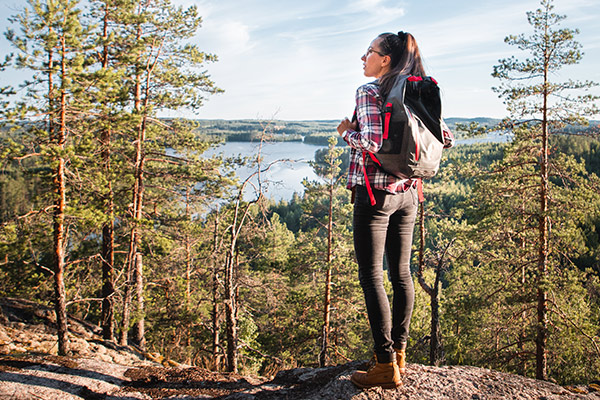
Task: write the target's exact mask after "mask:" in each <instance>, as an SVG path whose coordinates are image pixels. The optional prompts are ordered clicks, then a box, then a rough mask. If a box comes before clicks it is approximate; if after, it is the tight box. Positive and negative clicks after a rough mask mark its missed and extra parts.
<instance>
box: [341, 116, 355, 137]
mask: <svg viewBox="0 0 600 400" xmlns="http://www.w3.org/2000/svg"><path fill="white" fill-rule="evenodd" d="M348 129H350V130H353V131H356V130H357V129H358V124H357V123H356V122H350V120H349V119H348V118H344V119H343V120H342V122H340V124H339V125H338V127H337V131H338V134H339V135H340V136H341V135H342V134H343V133H344V132H345V131H347V130H348Z"/></svg>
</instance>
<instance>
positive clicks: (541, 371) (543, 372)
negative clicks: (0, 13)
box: [535, 54, 549, 380]
mask: <svg viewBox="0 0 600 400" xmlns="http://www.w3.org/2000/svg"><path fill="white" fill-rule="evenodd" d="M545 60H546V61H545V65H544V93H543V108H542V154H541V157H540V220H539V243H538V246H539V254H538V282H537V303H538V304H537V335H536V368H535V369H536V378H537V379H542V380H546V377H547V354H546V343H547V341H548V293H547V288H546V285H547V283H548V85H549V83H548V61H547V60H548V55H547V54H546V55H545Z"/></svg>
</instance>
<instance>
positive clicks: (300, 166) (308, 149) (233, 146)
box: [205, 142, 324, 200]
mask: <svg viewBox="0 0 600 400" xmlns="http://www.w3.org/2000/svg"><path fill="white" fill-rule="evenodd" d="M258 148H259V143H254V142H226V143H223V144H221V145H219V146H218V147H216V148H214V149H210V150H208V151H206V152H205V154H206V155H208V156H211V155H213V154H218V153H222V154H223V155H224V156H227V157H231V156H236V155H241V156H244V157H246V156H252V155H256V154H257V153H258ZM322 148H324V146H318V145H311V144H306V143H302V142H276V143H264V144H263V148H262V156H263V162H262V165H263V166H264V167H266V166H267V165H268V164H269V163H272V162H274V161H278V160H289V161H285V162H277V163H275V164H274V165H272V166H271V167H270V168H269V170H268V171H267V172H265V174H264V175H263V176H262V181H263V182H265V183H264V193H265V195H266V196H267V197H269V198H271V199H274V200H282V199H284V200H290V199H291V198H292V196H293V194H294V192H296V193H298V194H302V193H304V186H303V185H302V180H303V179H304V178H307V179H309V180H319V177H318V176H317V174H315V172H314V171H313V169H312V167H311V166H310V165H309V164H308V162H309V161H312V160H314V158H315V151H317V150H318V149H322ZM264 167H263V168H264ZM252 172H253V170H251V169H249V168H243V167H242V168H239V169H238V170H237V171H236V173H237V175H238V177H239V178H240V180H243V179H246V178H247V177H248V176H249V175H250V174H251V173H252ZM254 183H255V184H256V180H254ZM244 197H245V198H246V200H250V199H253V198H255V190H254V188H253V187H249V188H248V189H247V190H246V193H245V196H244Z"/></svg>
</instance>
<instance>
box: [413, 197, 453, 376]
mask: <svg viewBox="0 0 600 400" xmlns="http://www.w3.org/2000/svg"><path fill="white" fill-rule="evenodd" d="M419 225H420V226H419V234H420V248H419V268H418V270H417V278H418V281H419V285H421V287H422V288H423V290H424V291H425V293H427V295H428V296H429V299H430V303H431V328H430V335H429V337H430V340H429V363H430V365H436V366H438V365H440V364H441V363H442V362H443V361H444V347H443V345H442V335H441V330H440V306H439V304H440V299H439V296H440V282H441V279H442V273H443V266H444V257H445V255H446V253H447V251H448V249H449V248H450V246H451V245H452V243H453V241H454V240H451V241H450V242H449V243H448V245H447V246H446V249H445V250H444V252H443V253H442V254H441V255H440V256H439V259H438V263H437V265H436V267H435V282H434V284H433V287H432V286H429V285H428V284H427V282H425V277H424V275H423V271H424V269H425V259H424V252H425V210H424V205H423V203H421V206H420V209H419Z"/></svg>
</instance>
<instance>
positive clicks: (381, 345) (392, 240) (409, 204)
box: [354, 186, 418, 362]
mask: <svg viewBox="0 0 600 400" xmlns="http://www.w3.org/2000/svg"><path fill="white" fill-rule="evenodd" d="M373 194H374V195H375V199H376V201H377V203H376V204H375V205H374V206H371V203H370V199H369V194H368V193H367V189H366V188H365V187H364V186H357V187H356V197H355V201H354V250H355V252H356V259H357V262H358V277H359V280H360V285H361V287H362V289H363V293H364V296H365V302H366V305H367V313H368V315H369V323H370V325H371V332H372V334H373V340H374V342H375V347H374V351H375V354H376V355H377V359H378V361H379V362H391V361H392V360H393V357H394V350H393V348H394V347H395V348H401V347H402V346H403V345H404V344H405V343H406V341H407V340H408V329H409V325H410V317H411V315H412V310H413V305H414V297H415V290H414V286H413V281H412V277H411V274H410V253H411V246H412V240H413V230H414V225H415V218H416V214H417V208H418V196H417V190H416V189H415V188H412V189H410V190H408V191H406V192H403V193H397V194H391V193H387V192H385V191H381V190H374V191H373ZM384 252H385V254H386V258H387V264H388V271H389V278H390V281H391V283H392V288H393V291H394V297H393V307H392V309H390V304H389V301H388V297H387V294H386V292H385V289H384V286H383V255H384Z"/></svg>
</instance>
